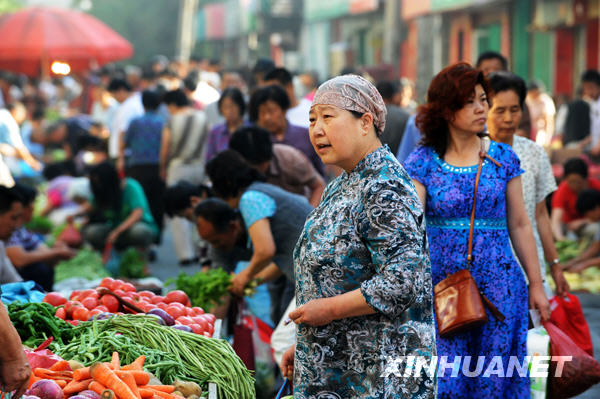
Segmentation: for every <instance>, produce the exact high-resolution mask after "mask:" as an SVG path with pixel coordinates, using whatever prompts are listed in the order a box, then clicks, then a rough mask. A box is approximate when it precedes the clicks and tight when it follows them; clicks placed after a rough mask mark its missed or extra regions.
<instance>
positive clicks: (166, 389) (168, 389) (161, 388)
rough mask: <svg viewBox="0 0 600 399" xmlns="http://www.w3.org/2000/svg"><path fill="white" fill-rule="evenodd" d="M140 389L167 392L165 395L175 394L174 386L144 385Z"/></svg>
mask: <svg viewBox="0 0 600 399" xmlns="http://www.w3.org/2000/svg"><path fill="white" fill-rule="evenodd" d="M139 388H143V389H154V390H155V391H161V392H165V393H173V392H175V386H174V385H143V386H140V387H139Z"/></svg>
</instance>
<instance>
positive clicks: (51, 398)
mask: <svg viewBox="0 0 600 399" xmlns="http://www.w3.org/2000/svg"><path fill="white" fill-rule="evenodd" d="M25 393H26V394H27V395H33V396H37V397H38V398H40V399H63V398H64V394H63V391H62V388H61V387H60V386H58V384H57V383H56V382H54V381H52V380H39V381H36V382H34V383H33V385H32V386H31V388H30V389H29V390H28V391H27V392H25Z"/></svg>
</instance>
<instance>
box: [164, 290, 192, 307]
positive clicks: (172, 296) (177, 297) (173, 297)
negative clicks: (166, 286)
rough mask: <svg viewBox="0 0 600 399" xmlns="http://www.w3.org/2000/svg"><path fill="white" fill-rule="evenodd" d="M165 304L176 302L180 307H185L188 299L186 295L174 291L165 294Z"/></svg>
mask: <svg viewBox="0 0 600 399" xmlns="http://www.w3.org/2000/svg"><path fill="white" fill-rule="evenodd" d="M165 302H166V303H172V302H178V303H181V304H182V305H186V306H187V304H189V303H190V299H189V298H188V296H187V294H186V293H185V292H183V291H181V290H175V291H171V292H169V293H167V295H166V296H165Z"/></svg>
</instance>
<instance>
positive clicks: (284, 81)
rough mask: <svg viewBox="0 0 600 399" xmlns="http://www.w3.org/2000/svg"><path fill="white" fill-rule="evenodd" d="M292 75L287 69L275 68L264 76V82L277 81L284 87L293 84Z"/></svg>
mask: <svg viewBox="0 0 600 399" xmlns="http://www.w3.org/2000/svg"><path fill="white" fill-rule="evenodd" d="M292 79H293V77H292V74H291V73H290V71H288V70H287V69H285V68H274V69H271V70H270V71H269V72H267V73H266V74H265V76H263V80H264V81H269V80H276V81H277V82H279V83H280V84H281V85H282V86H287V85H289V84H292Z"/></svg>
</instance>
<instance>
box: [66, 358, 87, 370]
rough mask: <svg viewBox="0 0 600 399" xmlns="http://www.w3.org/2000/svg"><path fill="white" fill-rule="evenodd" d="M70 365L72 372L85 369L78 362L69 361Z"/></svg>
mask: <svg viewBox="0 0 600 399" xmlns="http://www.w3.org/2000/svg"><path fill="white" fill-rule="evenodd" d="M68 363H69V367H71V370H77V369H81V368H83V367H85V366H84V365H83V364H82V363H81V362H78V361H77V360H69V362H68Z"/></svg>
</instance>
